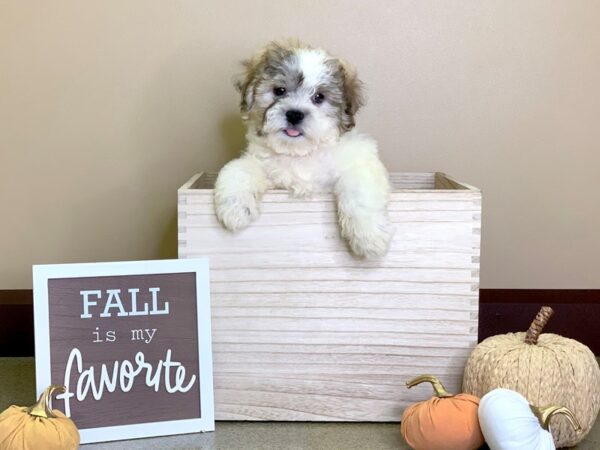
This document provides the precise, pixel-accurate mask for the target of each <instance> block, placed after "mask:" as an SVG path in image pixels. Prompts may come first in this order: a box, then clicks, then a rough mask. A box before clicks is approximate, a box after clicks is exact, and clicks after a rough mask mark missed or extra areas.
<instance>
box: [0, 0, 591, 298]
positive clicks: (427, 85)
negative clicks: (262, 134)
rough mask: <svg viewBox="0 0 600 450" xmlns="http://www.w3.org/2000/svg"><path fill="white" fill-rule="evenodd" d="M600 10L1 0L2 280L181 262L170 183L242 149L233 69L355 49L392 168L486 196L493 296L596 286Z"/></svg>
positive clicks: (557, 5)
mask: <svg viewBox="0 0 600 450" xmlns="http://www.w3.org/2000/svg"><path fill="white" fill-rule="evenodd" d="M599 17H600V2H598V1H593V0H592V1H584V0H577V1H571V2H569V1H566V0H565V1H548V0H537V1H534V0H526V1H522V0H519V1H500V0H497V1H476V0H473V1H441V0H440V1H416V0H415V1H373V2H366V1H344V0H335V1H312V0H303V1H289V0H280V1H279V2H272V1H246V0H236V1H201V0H193V1H169V0H163V1H149V0H136V1H133V0H112V1H107V0H94V1H92V0H88V1H80V0H74V1H63V0H61V1H59V0H55V1H52V2H49V1H48V2H44V1H24V0H13V1H7V0H2V1H0V152H1V153H0V208H1V210H0V218H1V222H0V223H1V225H0V226H1V228H0V255H1V256H0V289H10V288H28V287H30V286H31V275H30V266H31V264H33V263H54V262H77V261H96V260H119V259H137V258H157V257H175V256H176V192H175V191H176V189H177V187H178V186H179V185H180V184H182V183H183V182H184V181H185V180H186V179H187V178H188V177H189V176H190V175H192V174H193V173H194V172H196V171H200V170H209V171H215V170H217V169H218V168H219V167H220V166H221V165H222V164H223V163H224V162H225V161H227V160H228V159H230V158H232V157H234V156H235V155H236V153H237V152H238V151H239V150H240V149H241V147H242V145H243V135H242V128H241V123H240V120H239V119H238V114H237V110H236V106H237V97H236V94H235V92H234V90H233V88H232V86H231V78H232V75H233V74H234V73H235V72H236V71H237V70H238V66H237V62H238V61H239V60H240V59H242V58H243V57H245V56H247V55H248V54H249V53H250V52H251V51H253V50H254V49H255V48H256V47H257V46H259V45H261V44H263V43H265V42H266V41H268V40H270V39H272V38H275V37H285V36H299V37H302V38H303V39H305V40H307V41H309V42H312V43H314V44H318V45H321V46H323V47H326V48H328V49H330V50H331V51H333V52H335V53H337V54H340V55H343V56H345V57H346V58H347V59H349V60H350V61H352V62H353V63H354V64H355V65H356V66H357V67H358V69H359V72H360V73H361V74H362V78H363V80H364V81H365V83H366V85H367V87H368V97H369V101H368V104H367V106H366V107H365V109H364V110H363V112H362V113H361V114H360V117H359V120H358V122H359V126H360V128H361V129H362V130H364V131H368V132H369V133H371V134H373V135H375V136H376V137H377V139H378V140H379V143H380V147H381V154H382V158H383V160H384V162H385V163H386V165H387V166H388V168H389V169H390V170H395V171H401V170H405V171H434V170H440V171H445V172H448V173H450V174H452V175H454V176H456V177H457V178H459V179H461V180H464V181H466V182H468V183H471V184H474V185H477V186H479V187H481V188H482V189H483V191H484V218H483V247H482V252H483V256H482V287H486V288H600V262H599V258H598V255H599V254H600V238H599V237H598V231H599V228H600V202H599V200H598V194H599V193H600V151H599V150H600V148H599V147H600V146H599V144H598V142H599V140H600V135H599V134H598V130H599V129H600V125H599V121H600V114H599V113H600V87H599V81H600V27H599V26H598V20H599V19H598V18H599Z"/></svg>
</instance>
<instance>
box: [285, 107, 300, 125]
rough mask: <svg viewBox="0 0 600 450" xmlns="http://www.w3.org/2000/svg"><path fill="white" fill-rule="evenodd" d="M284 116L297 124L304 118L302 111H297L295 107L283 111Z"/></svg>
mask: <svg viewBox="0 0 600 450" xmlns="http://www.w3.org/2000/svg"><path fill="white" fill-rule="evenodd" d="M285 117H287V120H288V122H289V123H291V124H292V125H296V124H299V123H300V122H302V119H304V113H303V112H302V111H298V110H297V109H291V110H289V111H288V112H286V113H285Z"/></svg>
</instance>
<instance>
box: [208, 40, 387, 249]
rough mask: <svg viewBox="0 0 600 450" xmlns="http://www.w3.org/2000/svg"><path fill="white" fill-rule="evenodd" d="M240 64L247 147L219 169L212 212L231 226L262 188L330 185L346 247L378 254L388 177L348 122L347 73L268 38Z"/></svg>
mask: <svg viewBox="0 0 600 450" xmlns="http://www.w3.org/2000/svg"><path fill="white" fill-rule="evenodd" d="M244 65H245V73H244V75H243V77H242V79H241V80H239V81H238V83H237V87H238V89H239V91H240V93H241V103H240V108H241V112H242V116H243V118H244V120H245V121H246V123H247V126H248V132H247V136H246V138H247V141H248V146H247V148H246V150H245V152H244V153H243V155H242V156H241V157H240V158H238V159H235V160H233V161H231V162H229V163H228V164H227V165H225V166H224V167H223V169H221V171H220V173H219V176H218V178H217V181H216V183H215V197H214V203H215V210H216V214H217V217H218V219H219V220H220V221H221V223H222V224H223V225H224V226H225V227H226V228H227V229H229V230H231V231H237V230H241V229H243V228H245V227H246V226H248V224H250V222H251V221H252V220H254V219H256V218H257V217H258V215H259V213H260V202H261V197H262V195H263V194H264V192H265V191H266V190H267V189H271V188H283V189H288V190H290V191H291V192H292V194H293V195H294V196H298V197H310V196H311V195H313V194H316V193H323V192H333V193H334V194H335V196H336V199H337V210H338V220H339V225H340V229H341V234H342V237H343V238H344V239H346V240H347V242H348V244H349V245H350V248H351V250H352V252H353V253H354V254H355V255H357V256H359V257H367V258H371V257H378V256H382V255H384V254H385V253H386V251H387V249H388V247H389V243H390V240H391V238H392V226H391V224H390V221H389V219H388V214H387V204H388V200H389V193H390V184H389V179H388V174H387V171H386V169H385V167H384V166H383V164H382V163H381V162H380V160H379V158H378V155H377V145H376V143H375V141H374V140H373V139H371V138H370V137H368V136H366V135H364V134H359V133H357V132H356V131H354V130H353V129H354V116H355V114H356V112H357V111H358V109H359V108H360V107H361V106H362V103H363V96H362V91H361V82H360V81H359V79H358V78H357V75H356V71H355V70H354V69H353V68H352V67H350V66H349V65H348V64H347V63H346V62H345V61H343V60H341V59H338V58H335V57H333V56H331V55H329V54H328V53H327V52H325V51H324V50H322V49H317V48H311V47H309V46H307V45H305V44H302V43H300V42H298V41H286V42H273V43H270V44H269V45H267V46H266V47H264V48H263V49H261V50H260V51H258V52H257V53H256V54H255V55H254V56H253V57H252V58H251V59H249V60H248V61H245V63H244Z"/></svg>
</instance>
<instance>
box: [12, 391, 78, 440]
mask: <svg viewBox="0 0 600 450" xmlns="http://www.w3.org/2000/svg"><path fill="white" fill-rule="evenodd" d="M56 391H58V392H65V388H64V386H56V385H52V386H49V387H48V388H47V389H46V390H45V391H44V392H43V393H42V395H40V398H39V400H38V401H37V403H36V404H35V405H33V406H30V407H29V408H28V407H25V406H15V405H13V406H10V407H8V409H6V410H4V412H3V413H2V414H0V450H39V449H44V450H72V449H77V448H79V431H78V430H77V427H76V426H75V423H73V421H72V420H71V419H69V418H68V417H67V416H65V415H64V414H63V413H62V412H60V411H59V410H58V409H54V410H53V409H52V408H51V406H50V405H51V401H52V394H53V393H54V392H56Z"/></svg>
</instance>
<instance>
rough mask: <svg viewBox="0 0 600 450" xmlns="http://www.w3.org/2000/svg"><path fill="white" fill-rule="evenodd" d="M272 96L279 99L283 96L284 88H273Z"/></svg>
mask: <svg viewBox="0 0 600 450" xmlns="http://www.w3.org/2000/svg"><path fill="white" fill-rule="evenodd" d="M273 94H275V96H276V97H281V96H282V95H284V94H285V88H284V87H276V88H273Z"/></svg>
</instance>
